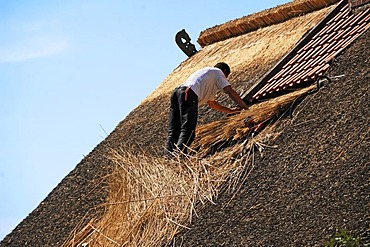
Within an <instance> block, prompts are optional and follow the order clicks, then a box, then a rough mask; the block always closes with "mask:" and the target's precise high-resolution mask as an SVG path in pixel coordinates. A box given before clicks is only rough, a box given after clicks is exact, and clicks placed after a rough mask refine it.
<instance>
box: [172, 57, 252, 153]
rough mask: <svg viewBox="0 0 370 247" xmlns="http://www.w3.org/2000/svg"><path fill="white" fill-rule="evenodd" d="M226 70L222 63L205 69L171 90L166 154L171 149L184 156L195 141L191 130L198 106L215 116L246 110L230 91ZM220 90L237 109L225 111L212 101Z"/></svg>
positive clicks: (228, 69) (238, 97) (224, 64)
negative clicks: (212, 111) (212, 110)
mask: <svg viewBox="0 0 370 247" xmlns="http://www.w3.org/2000/svg"><path fill="white" fill-rule="evenodd" d="M229 74H230V67H229V65H227V64H226V63H217V64H216V65H215V66H214V67H206V68H203V69H200V70H198V71H196V72H194V73H193V74H192V75H190V77H189V78H188V79H187V80H186V81H185V82H184V83H183V84H182V85H181V86H179V87H177V88H175V90H174V91H173V93H172V95H171V99H170V114H169V128H168V139H167V145H166V150H167V151H168V152H172V151H173V150H174V149H175V148H178V149H180V150H181V151H183V152H184V153H186V152H187V151H186V147H189V146H190V144H191V143H192V142H193V140H194V138H195V128H196V125H197V120H198V103H199V104H204V103H208V106H209V107H210V108H212V109H214V110H217V111H219V112H224V113H228V114H233V113H238V112H240V111H241V109H248V106H247V105H246V104H245V102H244V101H243V100H242V99H241V98H240V96H239V94H238V93H237V92H235V91H234V89H233V88H232V87H231V85H230V83H229V82H228V80H227V77H228V76H229ZM220 90H223V91H224V92H225V93H226V94H228V96H229V97H230V98H231V99H232V100H233V101H234V102H235V103H237V104H238V105H239V107H240V108H228V107H226V106H223V105H220V104H219V103H218V102H216V101H215V95H216V93H217V92H218V91H220Z"/></svg>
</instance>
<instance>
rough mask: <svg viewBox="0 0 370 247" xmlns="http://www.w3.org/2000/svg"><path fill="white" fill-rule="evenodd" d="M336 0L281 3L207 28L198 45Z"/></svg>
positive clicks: (267, 24) (305, 12)
mask: <svg viewBox="0 0 370 247" xmlns="http://www.w3.org/2000/svg"><path fill="white" fill-rule="evenodd" d="M338 1H339V0H300V1H294V2H289V3H286V4H282V5H279V6H277V7H275V8H271V9H268V10H265V11H261V12H258V13H254V14H251V15H248V16H244V17H242V18H239V19H235V20H232V21H229V22H226V23H224V24H222V25H216V26H214V27H212V28H208V29H206V30H204V31H202V32H201V33H200V35H199V38H198V40H197V42H198V43H199V44H200V46H202V47H205V46H207V45H210V44H213V43H216V42H218V41H222V40H226V39H228V38H232V37H237V36H239V35H242V34H246V33H249V32H252V31H255V30H257V29H259V28H263V27H267V26H270V25H274V24H278V23H281V22H284V21H286V20H289V19H291V18H294V17H297V16H300V15H304V14H307V13H310V12H313V11H316V10H319V9H322V8H325V7H327V6H329V5H332V4H334V3H336V2H338Z"/></svg>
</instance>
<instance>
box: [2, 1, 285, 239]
mask: <svg viewBox="0 0 370 247" xmlns="http://www.w3.org/2000/svg"><path fill="white" fill-rule="evenodd" d="M285 2H288V0H285V1H283V0H280V1H279V0H266V1H263V0H261V1H256V2H254V3H251V2H247V1H233V0H230V1H210V0H204V1H193V0H189V1H186V2H184V1H173V0H157V1H142V0H135V1H126V0H121V1H118V0H109V1H98V0H89V1H83V0H81V1H77V0H75V1H72V0H50V1H46V0H44V1H41V0H33V1H26V0H12V1H7V0H0V32H1V34H0V86H1V87H0V131H1V142H0V200H1V203H0V240H2V239H3V238H4V237H5V235H6V234H8V233H9V232H10V231H11V230H12V229H14V227H15V226H16V225H17V224H18V223H19V222H20V221H21V220H22V219H24V218H25V217H26V216H27V215H28V214H29V213H30V212H31V211H32V210H33V209H34V208H35V207H36V206H37V205H38V204H39V203H40V202H41V201H42V200H43V199H44V198H45V197H46V196H47V194H48V193H49V192H50V191H51V190H52V189H53V188H54V187H55V186H57V184H58V183H59V182H60V181H61V179H63V178H64V177H65V176H66V175H67V174H68V173H69V172H70V171H71V170H72V169H73V168H74V167H75V166H76V165H77V164H78V163H79V162H80V161H81V159H82V158H83V157H84V156H85V155H87V154H88V153H89V152H90V151H91V150H92V149H93V148H94V147H95V146H96V145H97V144H98V143H100V142H101V141H102V140H103V139H104V138H105V136H106V134H105V131H106V132H107V133H110V132H111V131H112V130H113V129H114V128H115V127H116V125H117V124H118V123H119V122H120V121H121V120H123V119H124V118H125V116H126V115H127V114H128V113H129V112H130V111H131V110H132V109H134V108H135V107H136V106H137V105H138V104H139V103H140V102H141V101H142V100H143V99H144V98H145V97H146V96H147V95H149V94H150V93H151V92H152V91H153V90H154V89H155V88H156V87H157V86H158V85H159V84H160V83H161V82H162V81H163V79H164V78H165V77H166V76H167V75H168V74H169V73H171V71H172V70H173V69H174V68H176V67H177V66H178V65H179V64H180V63H181V62H182V61H183V60H185V59H186V58H187V57H186V55H185V54H183V53H182V51H181V50H180V49H179V48H178V47H177V45H176V44H175V41H174V37H175V34H176V32H178V31H180V30H181V29H183V28H185V30H186V31H187V32H188V34H189V35H190V37H191V38H192V43H193V44H195V45H196V47H197V49H200V47H199V45H198V44H197V43H196V40H197V38H198V36H199V34H200V32H201V31H202V30H205V29H206V28H209V27H212V26H214V25H217V24H221V23H224V22H226V21H229V20H232V19H236V18H239V17H242V16H245V15H248V14H250V13H254V12H257V11H260V10H263V9H267V8H270V7H274V6H276V5H279V4H282V3H285ZM184 79H185V78H184ZM179 83H180V82H179Z"/></svg>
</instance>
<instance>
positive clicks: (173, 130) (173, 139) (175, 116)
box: [166, 89, 181, 152]
mask: <svg viewBox="0 0 370 247" xmlns="http://www.w3.org/2000/svg"><path fill="white" fill-rule="evenodd" d="M177 90H178V89H175V90H174V91H173V93H172V95H171V99H170V113H169V123H168V138H167V144H166V150H167V151H168V152H172V151H173V150H174V148H175V144H176V143H177V141H178V139H179V135H180V128H181V122H180V109H179V104H178V99H177Z"/></svg>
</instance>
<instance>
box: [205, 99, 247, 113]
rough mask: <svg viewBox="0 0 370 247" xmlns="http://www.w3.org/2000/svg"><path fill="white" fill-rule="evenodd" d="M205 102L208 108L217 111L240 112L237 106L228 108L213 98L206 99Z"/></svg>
mask: <svg viewBox="0 0 370 247" xmlns="http://www.w3.org/2000/svg"><path fill="white" fill-rule="evenodd" d="M207 103H208V106H209V107H210V108H212V109H213V110H216V111H219V112H223V113H227V114H233V113H238V112H240V109H239V108H233V109H230V108H228V107H226V106H223V105H220V104H219V103H218V102H217V101H214V100H208V101H207Z"/></svg>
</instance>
